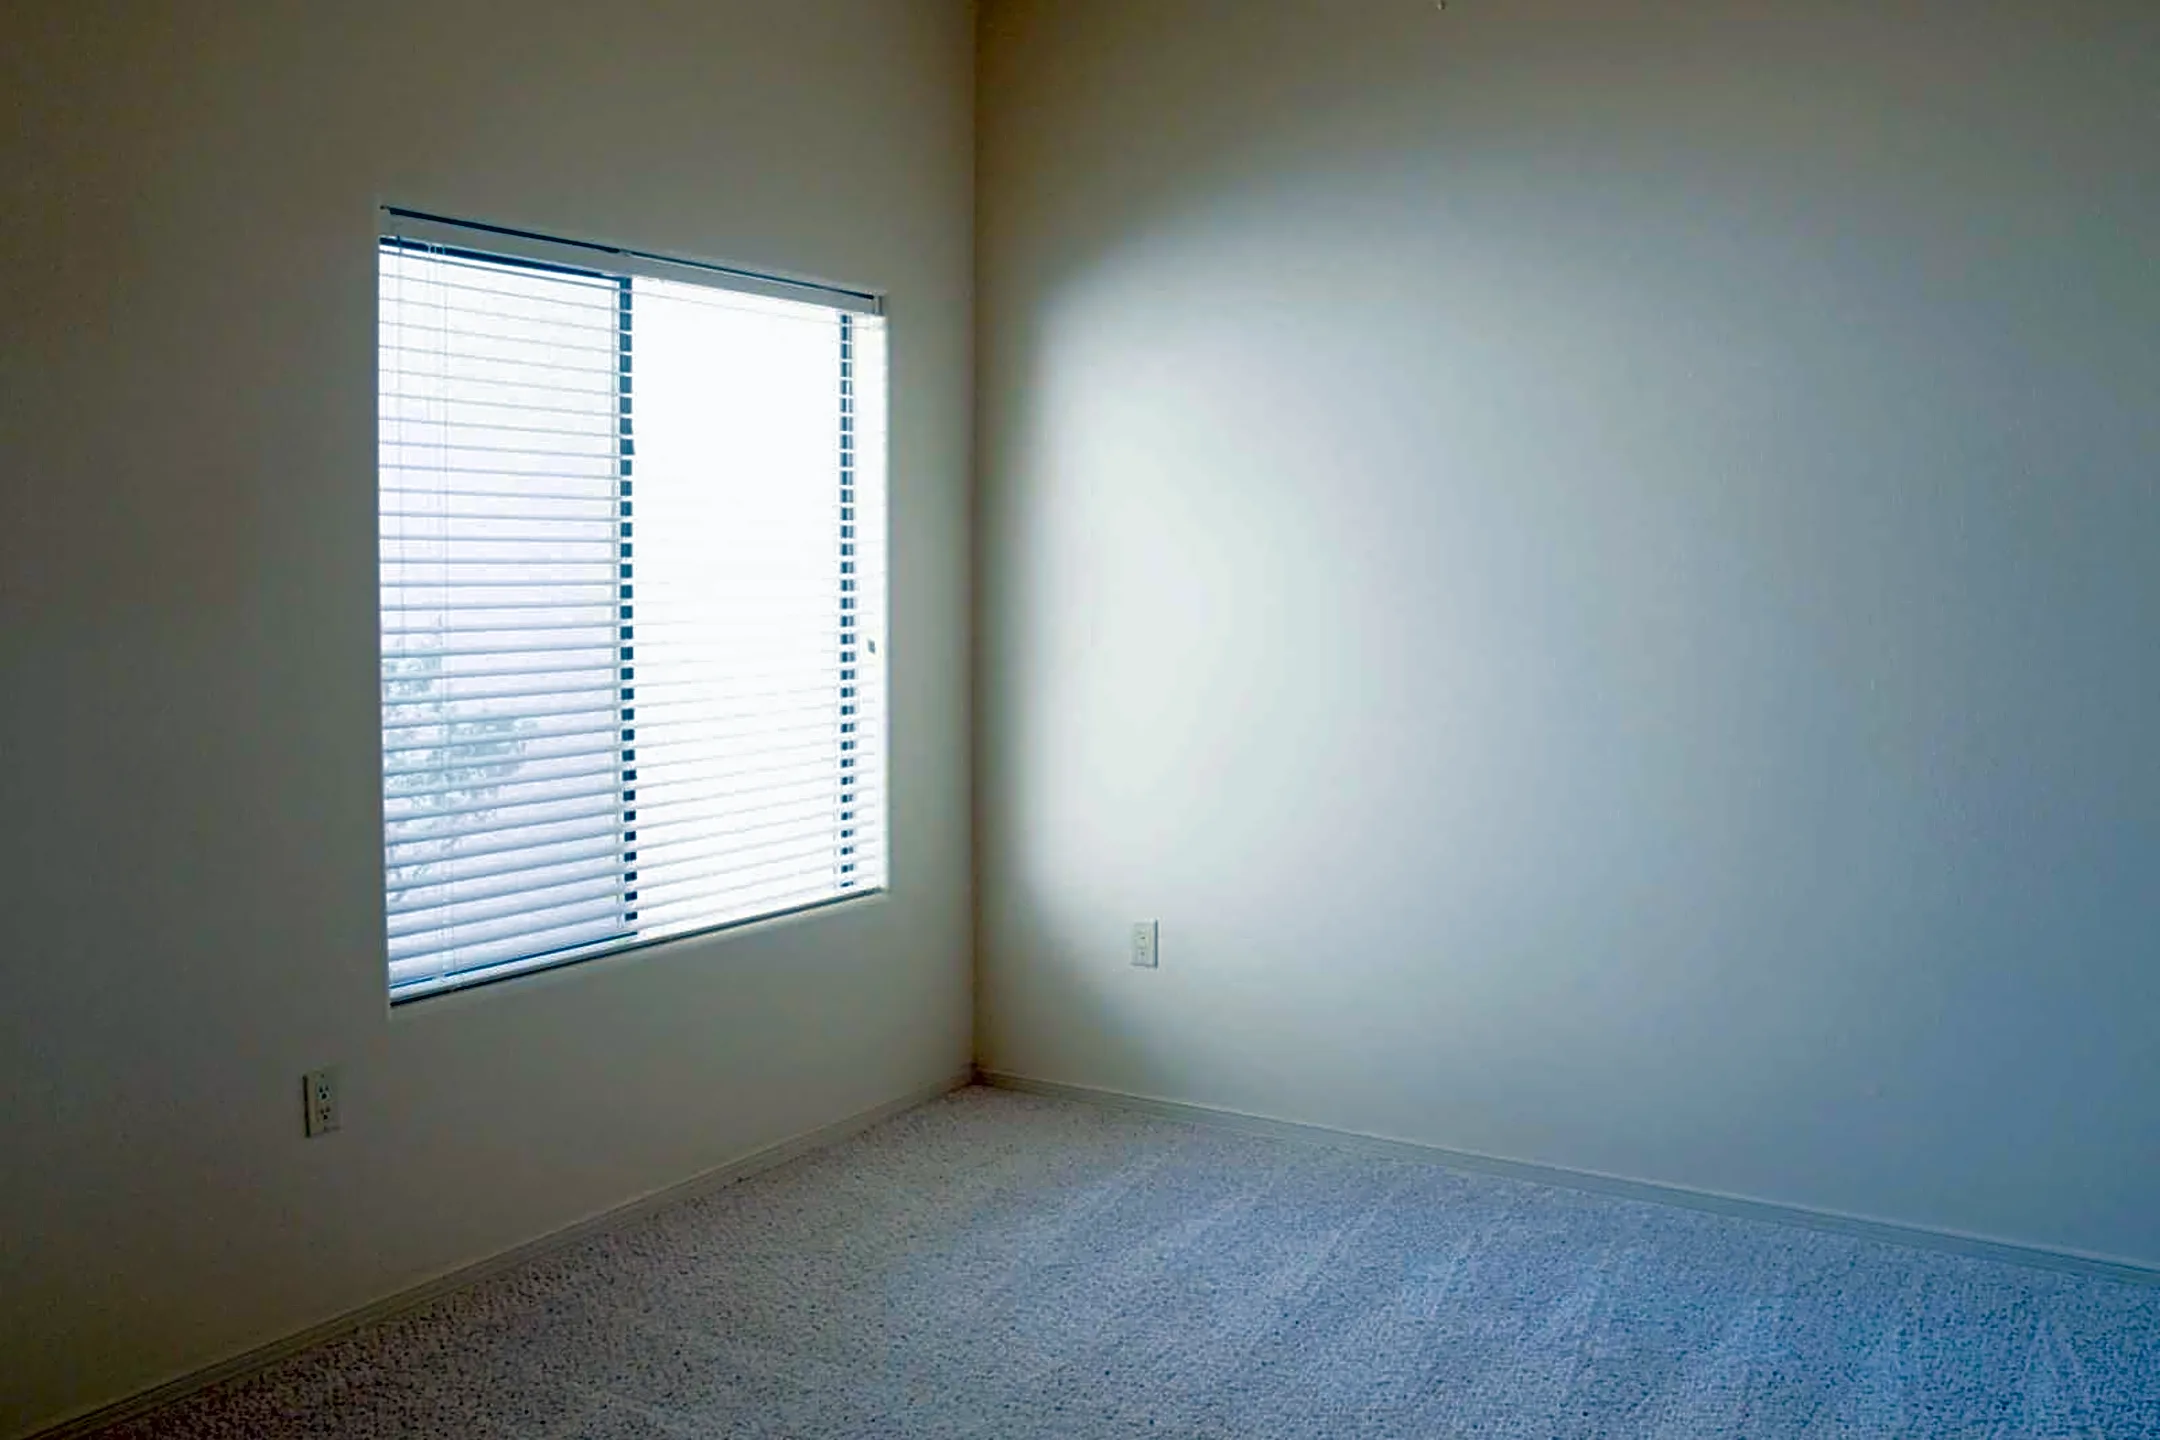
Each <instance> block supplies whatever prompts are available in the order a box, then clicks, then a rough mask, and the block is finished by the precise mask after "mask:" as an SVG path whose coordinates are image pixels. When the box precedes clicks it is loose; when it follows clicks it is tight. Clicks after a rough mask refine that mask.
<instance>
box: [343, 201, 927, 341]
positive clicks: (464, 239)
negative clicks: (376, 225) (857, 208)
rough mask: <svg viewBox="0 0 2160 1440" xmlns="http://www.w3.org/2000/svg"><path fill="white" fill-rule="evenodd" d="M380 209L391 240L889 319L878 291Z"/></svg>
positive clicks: (421, 212) (399, 209)
mask: <svg viewBox="0 0 2160 1440" xmlns="http://www.w3.org/2000/svg"><path fill="white" fill-rule="evenodd" d="M381 208H382V216H383V219H382V233H383V236H384V238H385V239H389V240H399V241H410V242H414V243H416V244H421V245H429V246H441V247H445V248H447V249H450V250H465V251H469V252H471V253H473V254H474V255H475V256H478V257H485V256H489V255H502V256H512V257H515V258H517V259H521V260H536V261H540V262H542V263H552V264H559V265H563V266H566V267H568V268H572V269H579V270H585V271H591V270H592V269H593V268H594V267H595V266H601V267H603V268H604V269H605V270H606V271H607V272H608V273H611V274H615V273H630V274H642V275H649V276H652V277H654V278H657V279H670V278H676V279H688V278H693V277H694V278H696V279H697V280H698V281H699V282H700V283H702V284H706V285H712V284H723V285H725V286H726V287H727V288H729V289H733V290H741V291H745V292H747V293H749V294H753V295H766V296H770V297H772V298H774V299H781V300H803V301H807V302H809V303H811V304H814V305H825V306H828V307H830V308H832V309H835V310H845V311H849V312H851V313H854V314H859V315H883V314H884V313H885V297H884V296H883V295H881V294H879V293H877V292H876V291H873V290H856V289H851V288H849V287H847V286H844V285H832V284H828V283H826V282H824V281H820V280H806V279H800V278H798V277H795V276H790V275H774V274H770V273H768V272H765V271H762V270H751V269H747V268H745V267H742V266H738V265H722V264H720V263H718V262H717V261H712V260H688V259H684V258H682V257H680V256H675V255H660V254H656V253H654V252H653V251H650V250H637V249H633V248H631V247H629V246H626V245H610V244H607V243H605V242H604V241H598V240H570V239H565V238H564V237H562V236H560V235H546V234H542V233H541V232H540V231H537V230H521V229H518V228H516V227H514V226H509V225H491V224H488V223H486V222H484V221H479V220H459V219H457V218H455V217H454V216H449V215H434V214H430V213H429V212H427V211H424V210H408V209H405V208H404V207H402V206H398V205H385V206H383V207H381Z"/></svg>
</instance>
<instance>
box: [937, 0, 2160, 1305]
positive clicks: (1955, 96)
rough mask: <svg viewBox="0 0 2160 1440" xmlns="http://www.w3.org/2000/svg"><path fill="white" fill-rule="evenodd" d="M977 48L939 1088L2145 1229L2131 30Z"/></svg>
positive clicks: (2128, 1256)
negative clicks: (962, 690) (952, 926)
mask: <svg viewBox="0 0 2160 1440" xmlns="http://www.w3.org/2000/svg"><path fill="white" fill-rule="evenodd" d="M982 34H983V41H982V44H983V50H982V70H981V72H980V75H979V86H980V90H979V94H980V98H981V107H982V109H981V119H980V127H981V128H980V133H981V137H982V138H981V152H980V160H979V168H978V176H977V184H978V196H979V204H980V206H981V211H980V213H981V222H980V230H979V233H978V249H979V253H980V256H981V262H980V269H979V271H978V277H977V279H978V306H979V311H978V314H979V332H978V337H979V355H980V363H981V367H982V368H981V389H980V398H979V407H980V408H979V414H978V426H979V429H978V439H979V452H978V453H979V455H980V464H981V466H982V471H981V475H982V479H981V485H982V493H981V496H980V500H979V505H980V514H981V529H980V534H979V539H978V555H979V557H980V561H981V572H980V576H979V582H978V583H979V585H980V587H981V616H982V621H983V626H984V629H983V633H982V636H981V640H980V644H981V647H982V649H981V657H982V660H981V664H982V668H981V670H980V673H979V675H978V682H977V683H978V689H979V697H980V702H979V709H978V722H977V723H978V735H979V753H978V771H977V787H978V788H977V803H978V806H979V824H980V829H979V833H978V842H977V843H978V847H979V853H978V883H979V886H980V895H981V904H982V913H981V918H980V922H979V924H980V930H979V936H978V940H979V946H980V951H979V954H980V959H979V962H978V963H979V965H980V966H981V974H980V979H979V987H980V988H979V1003H980V1006H981V1011H980V1014H979V1017H978V1046H979V1051H978V1058H979V1059H980V1061H981V1063H983V1064H984V1065H986V1066H988V1067H990V1068H994V1069H1001V1070H1008V1071H1013V1072H1019V1073H1022V1074H1026V1075H1031V1076H1035V1077H1040V1078H1045V1079H1050V1080H1057V1081H1064V1082H1071V1083H1078V1084H1083V1085H1093V1086H1102V1087H1109V1088H1112V1089H1117V1090H1125V1091H1134V1092H1141V1093H1145V1094H1149V1095H1154V1096H1160V1097H1168V1098H1173V1099H1178V1100H1184V1101H1192V1102H1200V1103H1206V1104H1212V1105H1220V1106H1228V1107H1232V1108H1236V1109H1242V1110H1247V1111H1254V1112H1259V1113H1263V1114H1267V1115H1272V1116H1277V1117H1283V1118H1288V1119H1292V1120H1298V1121H1305V1122H1312V1123H1318V1124H1324V1125H1332V1126H1338V1127H1344V1128H1348V1129H1353V1130H1360V1131H1368V1132H1377V1133H1380V1134H1385V1135H1390V1136H1396V1137H1402V1138H1407V1139H1413V1140H1420V1141H1426V1142H1432V1143H1438V1144H1442V1145H1448V1146H1456V1147H1462V1148H1466V1149H1470V1150H1476V1151H1483V1152H1488V1153H1492V1154H1497V1155H1502V1156H1509V1157H1515V1158H1521V1159H1528V1160H1535V1161H1542V1162H1547V1163H1552V1164H1558V1165H1562V1166H1570V1167H1576V1168H1581V1169H1588V1170H1596V1171H1604V1172H1610V1173H1615V1174H1619V1175H1624V1176H1629V1177H1635V1178H1642V1179H1649V1180H1654V1181H1663V1182H1668V1183H1673V1184H1678V1185H1684V1186H1693V1187H1700V1188H1703V1189H1709V1190H1716V1191H1724V1192H1730V1193H1736V1194H1741V1195H1746V1196H1753V1197H1759V1198H1765V1199H1769V1200H1774V1201H1780V1202H1785V1203H1789V1204H1797V1205H1803V1206H1812V1207H1820V1208H1824V1209H1829V1210H1836V1211H1843V1212H1848V1213H1854V1214H1860V1215H1865V1216H1871V1217H1876V1218H1882V1219H1888V1220H1894V1221H1901V1222H1906V1223H1910V1224H1917V1225H1923V1226H1931V1227H1939V1228H1945V1229H1954V1230H1961V1231H1967V1232H1973V1233H1978V1234H1982V1235H1987V1236H1993V1237H1998V1238H2002V1239H2007V1240H2011V1241H2017V1242H2024V1243H2028V1244H2034V1245H2043V1246H2054V1247H2062V1248H2067V1249H2076V1250H2082V1251H2087V1252H2092V1253H2095V1254H2100V1255H2106V1256H2113V1257H2117V1258H2120V1259H2125V1260H2131V1261H2136V1262H2141V1263H2143V1264H2147V1265H2160V1043H2156V1037H2160V880H2156V865H2160V745H2156V740H2155V737H2156V736H2160V404H2156V402H2155V397H2156V396H2160V284H2156V283H2155V275H2156V272H2155V270H2154V264H2155V261H2154V256H2155V255H2160V169H2156V168H2155V160H2154V157H2155V156H2160V108H2156V106H2155V105H2154V100H2153V97H2154V96H2155V95H2156V94H2160V8H2155V7H2154V6H2152V5H2151V4H2149V3H2144V0H2120V3H2106V0H2062V3H2052V4H2045V5H2009V4H2003V5H1996V4H1971V3H1966V0H1955V3H1952V0H1933V3H1910V4H1898V5H1883V4H1877V3H1874V0H1806V3H1796V4H1773V3H1769V0H1763V3H1726V4H1711V3H1682V0H1630V3H1620V4H1614V3H1609V0H1452V3H1451V4H1450V5H1449V6H1448V7H1447V9H1446V11H1445V12H1442V11H1441V10H1440V9H1439V8H1438V7H1436V6H1435V5H1434V4H1432V3H1431V0H1362V3H1357V4H1344V5H1320V4H1314V3H1309V0H1220V3H1199V0H1190V3H1177V4H1162V3H1159V0H1085V3H1083V0H1041V3H1028V0H1015V3H1002V4H994V5H992V6H990V7H988V9H987V10H986V14H985V21H984V26H983V31H982ZM1141 917H1160V919H1161V921H1162V957H1163V959H1162V967H1163V968H1162V969H1161V971H1160V973H1149V972H1145V971H1136V970H1133V969H1131V968H1129V967H1128V966H1127V965H1126V963H1125V955H1124V947H1125V944H1126V926H1127V922H1129V921H1130V920H1132V919H1135V918H1141Z"/></svg>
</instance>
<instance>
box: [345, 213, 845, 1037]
mask: <svg viewBox="0 0 2160 1440" xmlns="http://www.w3.org/2000/svg"><path fill="white" fill-rule="evenodd" d="M420 228H422V227H418V226H399V227H397V229H398V231H399V233H397V234H393V235H391V236H389V237H388V238H385V239H384V240H383V241H382V243H381V247H380V267H379V269H380V311H379V316H380V319H379V344H378V356H379V362H380V376H379V401H380V432H379V434H380V462H379V482H380V517H381V587H382V727H383V847H384V901H385V909H386V912H387V920H386V928H387V935H388V954H389V985H390V993H391V996H392V997H393V998H394V999H408V998H412V997H414V996H418V995H422V994H427V993H431V992H433V991H437V990H441V989H445V988H449V987H453V986H458V985H464V984H470V983H474V982H476V981H480V980H487V979H494V978H497V977H500V976H504V975H509V974H516V973H520V972H522V971H526V970H531V969H535V968H539V967H542V966H548V965H554V964H559V963H563V962H565V961H570V960H576V959H581V958H585V957H588V956H592V955H596V954H602V953H607V952H611V951H615V950H619V949H622V948H625V947H628V946H632V945H640V944H645V943H648V942H652V941H656V940H662V939H667V938H671V937H675V936H681V935H686V934H690V933H693V932H698V931H705V930H711V929H714V928H717V927H720V926H726V925H731V924H736V923H740V922H744V921H748V920H753V919H759V918H764V917H769V916H773V915H777V914H781V913H784V912H788V911H793V910H799V909H803V908H806V907H809V906H815V905H822V904H827V903H831V902H834V901H839V900H845V899H848V898H851V897H855V896H860V895H865V894H869V893H873V892H876V891H878V890H880V889H882V888H883V886H884V884H885V877H886V821H885V745H884V734H885V723H884V722H885V703H884V702H885V645H884V619H885V615H884V537H885V515H884V502H885V423H884V407H885V328H884V322H883V320H882V319H881V318H880V317H879V316H878V315H877V314H876V313H874V309H875V307H874V302H870V301H869V297H858V296H851V295H848V294H846V293H845V292H836V293H835V295H834V296H833V297H831V298H828V297H825V296H822V295H820V294H819V293H818V292H817V291H816V289H815V287H808V286H791V285H787V284H783V283H780V282H773V283H769V284H765V285H762V286H754V287H752V288H742V287H743V285H744V284H745V283H747V282H743V281H739V280H738V281H737V284H736V285H735V287H733V288H731V287H730V285H727V284H716V283H708V282H707V281H706V279H705V277H704V275H702V274H699V273H697V272H696V271H693V270H691V269H690V268H689V267H682V269H683V270H684V272H685V273H686V274H688V275H690V276H691V277H692V278H677V277H675V276H671V275H668V274H658V273H650V272H653V271H661V270H665V269H666V268H668V267H666V266H664V265H660V264H657V263H656V264H642V263H641V264H638V265H636V266H634V267H633V266H632V265H630V264H628V263H621V264H610V263H608V262H609V260H610V258H611V257H619V256H620V252H596V253H594V254H593V255H592V257H591V259H592V260H595V261H597V262H599V263H584V264H579V263H563V261H562V260H561V259H559V258H534V254H533V253H529V252H537V253H538V254H540V255H543V256H547V257H556V256H560V255H563V254H568V255H571V256H572V257H573V259H584V258H585V257H584V255H583V254H582V249H581V247H575V246H569V245H565V244H563V243H561V242H551V243H546V244H542V243H537V237H528V238H531V239H533V240H535V241H536V243H531V244H511V243H509V242H506V241H504V240H503V238H502V234H501V232H488V233H484V234H481V235H477V236H475V237H473V243H472V244H470V245H469V246H468V245H462V244H448V243H444V242H443V241H442V240H440V239H435V238H429V239H416V238H413V236H412V235H411V234H409V233H406V232H407V231H408V230H411V229H420ZM427 233H430V234H433V233H434V232H433V231H429V232H427ZM504 249H514V250H516V251H518V252H520V253H515V254H506V253H500V252H501V251H502V250H504ZM641 258H642V257H641ZM715 278H721V277H715ZM729 278H733V277H729ZM791 290H792V291H794V292H796V293H788V292H789V291H791ZM866 302H867V303H866Z"/></svg>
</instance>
